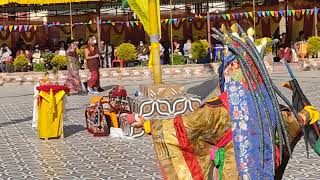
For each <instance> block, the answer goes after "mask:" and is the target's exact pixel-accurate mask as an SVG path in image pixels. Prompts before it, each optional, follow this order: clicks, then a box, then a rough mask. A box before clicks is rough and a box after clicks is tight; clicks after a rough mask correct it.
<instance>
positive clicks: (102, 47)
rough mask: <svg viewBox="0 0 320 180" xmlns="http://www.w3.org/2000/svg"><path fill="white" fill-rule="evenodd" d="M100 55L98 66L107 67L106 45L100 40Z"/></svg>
mask: <svg viewBox="0 0 320 180" xmlns="http://www.w3.org/2000/svg"><path fill="white" fill-rule="evenodd" d="M99 49H100V51H101V57H100V67H102V68H106V67H107V57H106V56H107V46H106V44H105V42H104V41H100V47H99Z"/></svg>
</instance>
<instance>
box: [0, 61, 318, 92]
mask: <svg viewBox="0 0 320 180" xmlns="http://www.w3.org/2000/svg"><path fill="white" fill-rule="evenodd" d="M290 66H291V68H292V69H293V70H294V71H307V70H320V58H319V59H303V60H300V61H299V62H298V63H290ZM218 67H219V64H217V63H212V64H207V65H203V64H190V65H176V66H171V65H166V66H162V76H163V79H164V80H170V79H179V78H201V77H208V76H211V75H214V74H217V70H218ZM271 67H272V72H275V73H276V72H286V71H287V69H286V67H285V66H284V64H282V63H273V64H272V65H271ZM272 72H270V73H272ZM100 75H101V79H102V80H108V81H140V80H152V79H153V75H152V71H150V70H149V69H148V68H147V67H127V68H110V69H107V68H104V69H100ZM41 76H43V72H22V73H0V86H3V85H10V84H14V85H19V84H34V83H35V82H37V81H38V80H39V78H40V77H41ZM80 76H81V80H82V81H86V80H88V78H89V76H90V73H89V71H88V70H83V71H80ZM66 77H67V71H59V73H58V75H57V76H56V77H55V75H53V74H50V75H49V78H50V79H51V80H54V79H55V78H56V79H58V82H60V83H63V82H64V81H65V80H66Z"/></svg>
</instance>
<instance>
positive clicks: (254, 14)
mask: <svg viewBox="0 0 320 180" xmlns="http://www.w3.org/2000/svg"><path fill="white" fill-rule="evenodd" d="M252 4H253V5H252V6H253V7H252V11H253V12H252V14H253V29H254V32H257V31H256V3H255V0H253V2H252ZM256 34H257V33H255V34H254V36H253V38H254V39H255V37H256Z"/></svg>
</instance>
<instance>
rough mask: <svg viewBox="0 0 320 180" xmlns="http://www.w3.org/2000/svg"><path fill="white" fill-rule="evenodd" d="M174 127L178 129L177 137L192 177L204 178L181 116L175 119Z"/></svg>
mask: <svg viewBox="0 0 320 180" xmlns="http://www.w3.org/2000/svg"><path fill="white" fill-rule="evenodd" d="M174 128H175V130H176V135H177V139H178V141H179V146H180V149H181V151H182V154H183V157H184V159H185V161H186V164H187V166H188V168H189V170H190V172H191V175H192V178H193V179H194V180H204V177H203V174H202V171H201V167H200V165H199V162H198V159H197V157H196V156H195V152H194V149H193V147H192V144H191V143H190V141H189V138H188V136H187V130H186V129H185V127H184V125H183V121H182V117H181V116H177V117H176V118H175V119H174Z"/></svg>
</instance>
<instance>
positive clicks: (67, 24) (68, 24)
mask: <svg viewBox="0 0 320 180" xmlns="http://www.w3.org/2000/svg"><path fill="white" fill-rule="evenodd" d="M60 25H61V24H60ZM65 25H66V26H70V23H65Z"/></svg>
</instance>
